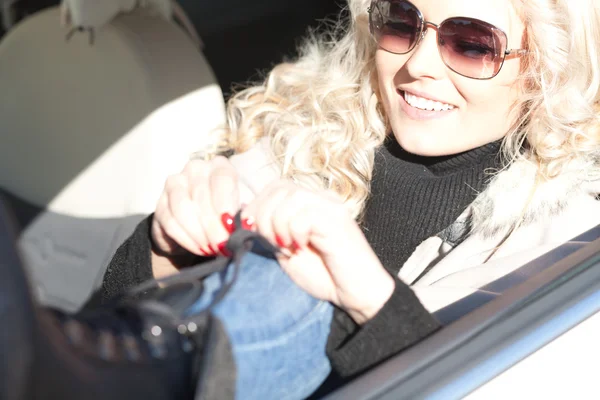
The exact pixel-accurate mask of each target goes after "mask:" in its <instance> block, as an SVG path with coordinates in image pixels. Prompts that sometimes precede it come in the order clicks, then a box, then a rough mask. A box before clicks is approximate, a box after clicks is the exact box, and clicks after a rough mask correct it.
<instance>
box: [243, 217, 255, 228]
mask: <svg viewBox="0 0 600 400" xmlns="http://www.w3.org/2000/svg"><path fill="white" fill-rule="evenodd" d="M252 227H254V218H252V217H248V218H244V219H242V228H244V229H245V230H247V231H251V230H252Z"/></svg>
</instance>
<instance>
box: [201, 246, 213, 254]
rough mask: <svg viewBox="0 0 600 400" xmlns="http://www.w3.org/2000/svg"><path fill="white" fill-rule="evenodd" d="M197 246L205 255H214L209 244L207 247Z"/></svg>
mask: <svg viewBox="0 0 600 400" xmlns="http://www.w3.org/2000/svg"><path fill="white" fill-rule="evenodd" d="M198 248H199V249H200V251H201V252H202V253H203V254H204V255H205V256H214V255H215V252H214V251H213V250H212V249H211V248H210V246H209V247H208V249H205V248H204V247H198Z"/></svg>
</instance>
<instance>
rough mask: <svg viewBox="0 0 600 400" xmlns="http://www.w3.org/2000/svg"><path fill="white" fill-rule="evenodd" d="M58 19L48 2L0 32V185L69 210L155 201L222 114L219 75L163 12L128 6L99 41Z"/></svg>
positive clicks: (91, 211)
mask: <svg viewBox="0 0 600 400" xmlns="http://www.w3.org/2000/svg"><path fill="white" fill-rule="evenodd" d="M59 20H60V17H59V12H58V9H57V8H51V9H48V10H45V11H43V12H40V13H38V14H35V15H33V16H32V17H30V18H28V19H26V20H25V21H23V22H22V23H20V24H19V25H17V26H16V27H15V28H14V29H13V30H12V31H10V32H9V33H8V34H7V36H6V37H5V38H4V39H3V41H2V42H0V121H2V131H1V133H0V135H1V140H0V187H2V188H4V189H6V190H8V191H10V192H12V193H13V194H15V195H17V196H19V197H21V198H23V199H25V200H27V201H29V202H32V203H34V204H37V205H40V206H48V207H49V208H50V209H51V210H52V211H55V212H59V213H64V214H69V215H73V216H82V217H118V216H121V215H127V214H131V213H139V212H143V213H145V212H150V211H152V210H153V209H154V206H155V203H156V198H157V196H158V193H160V189H161V188H162V185H163V183H164V180H165V179H166V176H167V175H168V174H171V173H174V172H177V171H178V170H179V169H180V168H181V167H182V166H183V165H184V164H185V162H186V161H187V157H188V155H189V154H190V153H192V152H193V151H195V150H198V148H199V147H201V146H202V143H203V142H204V141H205V137H206V135H207V134H208V132H209V131H210V130H212V129H213V128H214V127H216V126H218V125H220V124H222V123H223V122H224V118H225V117H224V103H223V96H222V93H221V90H220V88H219V87H218V85H217V84H216V79H215V77H214V75H213V73H212V71H211V69H210V67H209V66H208V64H207V62H206V60H205V59H204V57H203V56H202V54H201V53H200V52H199V51H198V50H197V48H195V46H194V44H193V43H192V42H191V40H190V39H189V37H188V36H187V35H186V34H185V33H184V32H182V31H181V29H180V28H178V27H177V26H176V25H175V24H174V23H171V22H169V21H166V20H165V19H163V18H160V17H150V16H147V15H144V14H143V13H135V12H134V13H132V14H127V15H120V16H118V17H117V18H116V19H115V20H113V21H112V22H111V23H110V24H109V25H107V26H105V27H103V29H100V30H99V31H98V32H96V37H95V41H94V44H93V45H92V46H90V44H89V41H88V36H87V33H85V32H84V33H77V34H75V35H74V36H73V37H72V38H71V40H70V41H69V42H66V41H65V36H66V34H67V31H68V29H66V28H63V27H61V26H60V22H59ZM157 192H158V193H157Z"/></svg>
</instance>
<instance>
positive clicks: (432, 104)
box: [404, 92, 454, 111]
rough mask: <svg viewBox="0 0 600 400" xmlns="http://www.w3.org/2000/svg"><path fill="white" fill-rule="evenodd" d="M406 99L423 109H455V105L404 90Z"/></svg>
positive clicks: (412, 104) (413, 105)
mask: <svg viewBox="0 0 600 400" xmlns="http://www.w3.org/2000/svg"><path fill="white" fill-rule="evenodd" d="M404 99H405V100H406V102H407V103H408V104H410V105H411V106H412V107H415V108H419V109H421V110H427V111H448V110H452V109H454V106H453V105H450V104H445V103H440V102H439V101H433V100H428V99H424V98H422V97H418V96H415V95H414V94H410V93H407V92H404Z"/></svg>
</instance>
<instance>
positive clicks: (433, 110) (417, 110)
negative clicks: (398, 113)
mask: <svg viewBox="0 0 600 400" xmlns="http://www.w3.org/2000/svg"><path fill="white" fill-rule="evenodd" d="M397 92H398V95H399V97H400V107H401V109H402V111H403V112H404V114H406V116H408V117H409V118H410V119H413V120H421V121H422V120H431V119H437V118H445V117H447V116H450V115H453V114H454V113H455V111H456V110H457V107H456V106H454V105H452V104H448V103H443V102H440V101H437V100H433V99H430V98H426V97H423V96H422V95H421V96H419V95H417V94H415V93H413V92H407V91H404V90H401V89H397ZM411 103H412V104H411Z"/></svg>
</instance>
